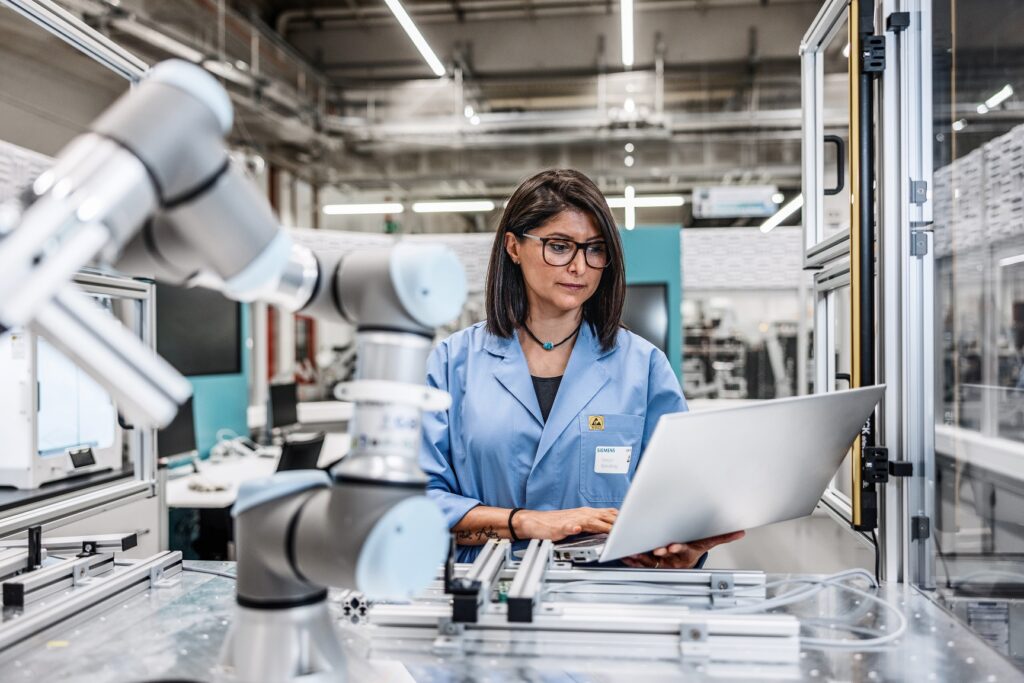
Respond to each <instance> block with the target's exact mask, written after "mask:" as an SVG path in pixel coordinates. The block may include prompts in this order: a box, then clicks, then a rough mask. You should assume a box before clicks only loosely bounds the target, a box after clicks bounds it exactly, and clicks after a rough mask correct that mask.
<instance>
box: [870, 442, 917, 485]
mask: <svg viewBox="0 0 1024 683" xmlns="http://www.w3.org/2000/svg"><path fill="white" fill-rule="evenodd" d="M913 475H914V463H912V462H907V461H906V460H890V459H889V449H888V448H885V447H884V446H871V447H869V448H865V449H864V454H863V455H862V456H861V477H862V479H863V480H864V481H865V482H867V483H868V484H885V483H887V482H888V481H889V477H912V476H913Z"/></svg>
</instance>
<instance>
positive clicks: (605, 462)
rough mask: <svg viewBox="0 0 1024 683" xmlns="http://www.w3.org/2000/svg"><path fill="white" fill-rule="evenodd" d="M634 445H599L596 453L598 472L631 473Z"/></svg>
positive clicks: (595, 459)
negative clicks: (630, 466)
mask: <svg viewBox="0 0 1024 683" xmlns="http://www.w3.org/2000/svg"><path fill="white" fill-rule="evenodd" d="M632 458H633V447H632V446H598V447H597V451H596V453H595V455H594V472H595V473H596V474H629V461H630V460H632Z"/></svg>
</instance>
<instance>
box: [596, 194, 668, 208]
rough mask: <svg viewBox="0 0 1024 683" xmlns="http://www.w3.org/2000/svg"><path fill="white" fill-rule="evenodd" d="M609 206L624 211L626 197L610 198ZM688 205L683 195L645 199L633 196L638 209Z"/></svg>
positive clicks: (646, 197) (634, 204)
mask: <svg viewBox="0 0 1024 683" xmlns="http://www.w3.org/2000/svg"><path fill="white" fill-rule="evenodd" d="M607 202H608V206H610V207H611V208H613V209H624V208H626V198H625V197H608V198H607ZM685 203H686V199H685V198H684V197H683V195H681V194H662V195H654V194H652V195H647V196H645V197H637V196H636V195H635V194H634V195H633V206H635V207H636V208H638V209H663V208H670V207H674V206H682V205H683V204H685Z"/></svg>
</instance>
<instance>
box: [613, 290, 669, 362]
mask: <svg viewBox="0 0 1024 683" xmlns="http://www.w3.org/2000/svg"><path fill="white" fill-rule="evenodd" d="M622 322H623V323H624V324H625V325H626V327H628V328H629V329H630V330H632V331H633V332H635V333H636V334H638V335H640V336H641V337H643V338H644V339H646V340H647V341H649V342H651V343H652V344H654V345H655V346H657V347H658V348H659V349H661V350H662V352H663V353H667V351H666V349H668V285H666V284H665V283H658V284H652V285H626V302H625V304H624V305H623V307H622Z"/></svg>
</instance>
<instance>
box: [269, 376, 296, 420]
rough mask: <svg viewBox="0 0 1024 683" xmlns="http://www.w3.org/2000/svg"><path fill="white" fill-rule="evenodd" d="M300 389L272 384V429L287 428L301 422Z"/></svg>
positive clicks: (290, 385) (291, 385)
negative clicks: (299, 407)
mask: <svg viewBox="0 0 1024 683" xmlns="http://www.w3.org/2000/svg"><path fill="white" fill-rule="evenodd" d="M297 403H298V388H297V387H296V386H295V384H294V383H292V384H271V385H270V414H271V422H270V425H271V426H272V427H287V426H289V425H293V424H297V423H298V421H299V411H298V405H297Z"/></svg>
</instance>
